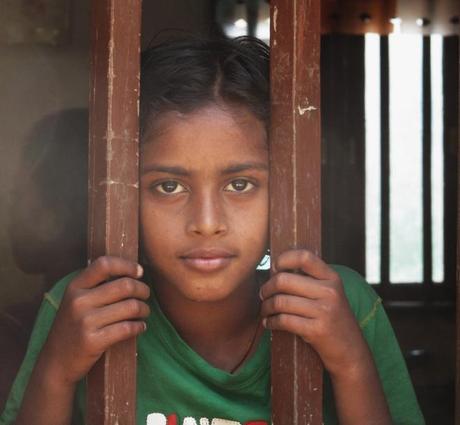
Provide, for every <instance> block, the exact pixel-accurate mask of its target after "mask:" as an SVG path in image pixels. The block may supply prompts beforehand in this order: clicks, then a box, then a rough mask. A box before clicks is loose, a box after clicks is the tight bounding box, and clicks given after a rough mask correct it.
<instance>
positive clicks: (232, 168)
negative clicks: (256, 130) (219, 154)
mask: <svg viewBox="0 0 460 425" xmlns="http://www.w3.org/2000/svg"><path fill="white" fill-rule="evenodd" d="M248 170H262V171H268V165H267V164H264V163H262V162H245V163H241V164H232V165H229V166H228V167H226V168H224V169H223V170H222V172H221V174H223V175H228V174H236V173H241V172H242V171H248ZM152 171H156V172H160V173H167V174H173V175H176V176H183V177H186V176H190V175H191V174H192V172H191V171H190V170H188V169H186V168H184V167H179V166H168V165H159V164H151V165H147V166H146V167H142V170H141V172H142V174H147V173H150V172H152Z"/></svg>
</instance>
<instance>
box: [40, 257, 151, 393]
mask: <svg viewBox="0 0 460 425" xmlns="http://www.w3.org/2000/svg"><path fill="white" fill-rule="evenodd" d="M142 273H143V271H142V267H141V266H139V265H138V264H136V263H134V262H132V261H128V260H124V259H122V258H117V257H100V258H98V259H97V260H96V261H95V262H93V263H92V264H91V265H90V266H88V268H86V269H85V270H84V271H83V272H81V273H80V274H79V275H78V276H77V277H75V278H74V279H73V280H72V281H71V282H70V284H69V285H68V287H67V289H66V291H65V293H64V296H63V299H62V301H61V305H60V307H59V310H58V312H57V315H56V318H55V321H54V323H53V326H52V328H51V331H50V333H49V335H48V339H47V341H46V343H45V346H44V347H43V350H42V354H41V357H42V361H44V362H45V365H46V367H48V368H50V369H49V371H50V372H51V373H52V375H53V379H56V380H59V381H60V382H61V383H62V384H64V385H71V386H72V385H75V384H76V383H77V382H78V381H79V380H80V379H81V378H83V377H84V376H85V375H86V374H87V373H88V372H89V370H90V369H91V367H92V366H93V365H94V363H95V362H96V361H97V360H98V359H99V357H101V355H102V354H103V353H104V351H106V350H107V349H108V348H110V347H111V346H112V345H114V344H116V343H118V342H120V341H124V340H126V339H129V338H131V337H134V336H136V335H139V334H140V333H142V332H143V331H145V329H146V324H145V322H144V321H143V320H142V319H144V318H146V317H148V315H149V314H150V309H149V307H148V305H147V304H146V303H145V302H144V301H145V300H147V299H148V298H149V296H150V288H149V287H148V286H147V285H146V284H145V283H143V282H140V281H139V280H137V279H139V278H140V277H141V276H142ZM112 279H113V280H112ZM42 365H43V363H42Z"/></svg>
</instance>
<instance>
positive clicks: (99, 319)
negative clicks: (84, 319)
mask: <svg viewBox="0 0 460 425" xmlns="http://www.w3.org/2000/svg"><path fill="white" fill-rule="evenodd" d="M149 315H150V308H149V306H148V305H147V304H146V303H144V302H142V301H139V300H136V299H128V300H123V301H120V302H118V303H116V304H112V305H108V306H106V307H102V308H101V309H99V310H98V311H97V314H93V315H92V316H90V317H89V320H91V321H93V322H94V323H93V326H94V327H95V328H98V329H101V328H103V327H105V326H108V325H112V324H116V323H117V322H123V321H125V320H136V319H143V318H147V317H148V316H149Z"/></svg>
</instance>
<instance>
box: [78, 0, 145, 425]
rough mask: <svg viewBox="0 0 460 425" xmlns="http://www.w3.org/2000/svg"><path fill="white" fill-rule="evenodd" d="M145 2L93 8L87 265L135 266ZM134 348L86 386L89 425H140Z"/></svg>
mask: <svg viewBox="0 0 460 425" xmlns="http://www.w3.org/2000/svg"><path fill="white" fill-rule="evenodd" d="M140 18H141V2H140V0H93V2H92V55H91V57H92V61H91V93H90V148H89V153H90V154H89V157H90V158H89V229H88V232H89V234H88V239H89V258H90V260H91V261H93V260H94V259H96V258H97V257H99V256H102V255H112V256H118V257H123V258H127V259H130V260H133V261H137V254H138V187H139V184H138V174H139V172H138V139H139V125H138V116H139V111H138V109H139V107H138V99H139V74H140V65H139V61H140V57H139V50H140V22H141V20H140ZM135 402H136V341H135V339H132V340H129V341H126V342H123V343H121V344H118V345H116V346H114V347H113V348H111V349H110V350H109V351H108V352H107V353H105V355H104V356H103V357H102V358H101V359H100V360H99V361H98V362H97V363H96V365H95V366H94V368H93V369H92V370H91V372H90V373H89V375H88V380H87V417H86V423H87V425H102V424H104V425H116V424H117V425H119V424H123V425H134V424H135V423H136V418H135V409H136V403H135Z"/></svg>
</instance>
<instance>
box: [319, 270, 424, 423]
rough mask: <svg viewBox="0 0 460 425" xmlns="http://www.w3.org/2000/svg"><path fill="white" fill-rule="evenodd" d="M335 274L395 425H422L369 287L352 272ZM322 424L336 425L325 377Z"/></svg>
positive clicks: (396, 347) (387, 325) (390, 335)
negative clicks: (358, 326)
mask: <svg viewBox="0 0 460 425" xmlns="http://www.w3.org/2000/svg"><path fill="white" fill-rule="evenodd" d="M333 267H334V269H335V270H336V271H337V272H338V273H339V275H340V277H341V279H342V282H343V285H344V289H345V293H346V295H347V299H348V301H349V303H350V306H351V309H352V311H353V313H354V314H355V317H356V319H357V321H358V323H359V325H360V327H361V330H362V333H363V336H364V338H365V339H366V341H367V343H368V345H369V348H370V350H371V352H372V355H373V357H374V362H375V364H376V367H377V370H378V373H379V376H380V381H381V383H382V386H383V390H384V393H385V397H386V400H387V403H388V406H389V408H390V412H391V416H392V419H393V423H394V424H395V425H424V424H425V421H424V419H423V415H422V413H421V411H420V407H419V405H418V402H417V398H416V395H415V392H414V389H413V386H412V383H411V380H410V376H409V373H408V371H407V367H406V364H405V361H404V358H403V355H402V353H401V350H400V348H399V344H398V341H397V340H396V337H395V334H394V332H393V328H392V327H391V324H390V321H389V320H388V317H387V315H386V313H385V310H384V308H383V306H382V300H381V299H380V298H379V297H378V295H377V294H376V293H375V291H374V290H373V289H372V287H371V286H370V285H369V284H368V283H367V282H366V281H365V280H364V279H363V278H362V276H361V275H360V274H358V273H356V272H355V271H353V270H351V269H349V268H347V267H343V266H333ZM324 387H325V400H324V403H325V415H324V416H325V424H335V423H337V418H336V413H335V409H334V408H333V407H332V406H333V395H332V385H331V383H330V379H329V377H328V376H327V374H326V375H325V384H324Z"/></svg>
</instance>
